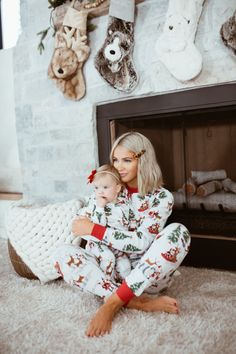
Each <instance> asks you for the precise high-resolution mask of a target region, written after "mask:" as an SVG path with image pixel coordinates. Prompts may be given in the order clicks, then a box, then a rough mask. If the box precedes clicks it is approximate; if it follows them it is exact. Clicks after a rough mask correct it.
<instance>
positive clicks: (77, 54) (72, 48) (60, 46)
mask: <svg viewBox="0 0 236 354" xmlns="http://www.w3.org/2000/svg"><path fill="white" fill-rule="evenodd" d="M86 31H87V12H83V11H77V10H75V9H74V8H72V7H69V8H68V10H67V12H66V15H65V17H64V21H63V25H62V26H61V27H60V28H59V30H58V31H57V32H56V36H55V50H54V53H53V56H52V59H51V62H50V65H49V68H48V76H49V77H50V78H51V79H53V80H54V81H55V82H56V84H57V86H58V88H59V89H60V90H61V91H62V92H63V94H64V96H65V97H66V98H69V99H72V100H79V99H81V98H82V97H83V96H84V94H85V82H84V77H83V73H82V67H83V64H84V62H85V60H87V58H88V56H89V52H90V49H89V46H88V45H87V36H86Z"/></svg>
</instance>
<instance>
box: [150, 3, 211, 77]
mask: <svg viewBox="0 0 236 354" xmlns="http://www.w3.org/2000/svg"><path fill="white" fill-rule="evenodd" d="M203 3H204V0H169V7H168V11H167V14H166V20H165V25H164V29H163V33H162V34H161V36H160V37H159V39H158V40H157V43H156V52H157V56H158V59H159V60H160V61H161V62H162V63H163V64H164V65H165V66H166V68H167V69H168V70H169V72H170V73H171V74H172V75H173V76H174V77H175V78H176V79H177V80H179V81H188V80H191V79H193V78H195V77H196V76H197V75H198V74H199V73H200V72H201V69H202V56H201V54H200V53H199V51H198V49H197V48H196V46H195V44H194V40H195V35H196V30H197V26H198V21H199V18H200V16H201V12H202V7H203Z"/></svg>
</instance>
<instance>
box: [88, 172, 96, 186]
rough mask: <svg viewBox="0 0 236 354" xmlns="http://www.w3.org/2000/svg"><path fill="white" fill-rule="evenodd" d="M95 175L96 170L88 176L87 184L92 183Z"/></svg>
mask: <svg viewBox="0 0 236 354" xmlns="http://www.w3.org/2000/svg"><path fill="white" fill-rule="evenodd" d="M96 173H97V170H92V172H91V173H90V175H89V176H88V182H87V183H92V182H93V180H94V175H95V174H96Z"/></svg>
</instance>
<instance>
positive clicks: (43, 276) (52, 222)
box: [6, 199, 83, 282]
mask: <svg viewBox="0 0 236 354" xmlns="http://www.w3.org/2000/svg"><path fill="white" fill-rule="evenodd" d="M82 206H83V202H82V201H80V200H75V199H73V200H70V201H67V202H63V203H55V204H48V205H45V206H38V205H27V204H25V203H24V202H22V201H19V202H14V203H12V204H11V205H10V207H9V210H8V212H7V213H6V231H7V235H8V238H9V239H10V241H11V244H12V246H13V247H14V248H15V250H16V252H17V254H18V255H19V256H20V257H21V258H22V260H23V261H24V262H25V264H26V265H27V266H28V267H29V268H30V269H31V270H32V272H33V273H34V274H35V275H36V276H37V277H38V278H39V279H40V280H41V281H42V282H48V281H50V280H53V279H56V278H58V274H57V272H56V270H55V268H54V266H53V262H52V254H53V252H54V251H55V250H56V248H57V247H58V246H59V245H61V244H63V243H67V244H70V243H72V241H73V235H72V233H71V224H72V221H73V219H74V218H75V217H76V214H77V213H78V211H79V209H80V208H81V207H82Z"/></svg>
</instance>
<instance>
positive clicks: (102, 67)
mask: <svg viewBox="0 0 236 354" xmlns="http://www.w3.org/2000/svg"><path fill="white" fill-rule="evenodd" d="M134 9H135V1H134V0H129V1H127V0H111V2H110V7H109V21H108V28H107V35H106V38H105V42H104V44H103V46H102V48H101V49H100V50H99V52H98V53H97V55H96V57H95V67H96V69H97V70H98V72H99V73H100V75H101V76H102V77H103V79H104V80H106V81H107V82H108V83H109V84H110V85H111V86H112V87H114V88H116V89H117V90H120V91H125V92H130V91H132V90H134V89H135V87H136V85H137V81H138V77H137V74H136V71H135V68H134V63H133V58H132V54H133V47H134Z"/></svg>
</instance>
